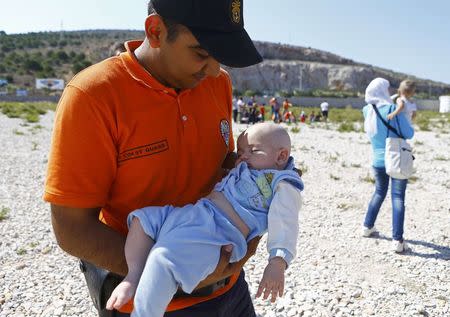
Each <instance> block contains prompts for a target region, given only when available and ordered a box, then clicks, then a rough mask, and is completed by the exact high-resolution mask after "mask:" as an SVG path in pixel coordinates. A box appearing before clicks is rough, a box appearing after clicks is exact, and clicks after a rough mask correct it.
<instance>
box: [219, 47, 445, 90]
mask: <svg viewBox="0 0 450 317" xmlns="http://www.w3.org/2000/svg"><path fill="white" fill-rule="evenodd" d="M256 46H257V48H258V50H259V51H260V53H261V54H262V56H263V57H264V62H262V63H261V64H258V65H256V66H252V67H248V68H245V69H230V68H227V70H228V71H229V72H230V74H231V75H232V77H233V84H234V85H235V88H236V89H238V90H240V91H241V92H243V91H246V90H254V91H259V92H264V91H284V92H286V93H293V94H296V93H297V92H298V91H311V90H317V89H321V90H336V91H354V92H363V91H364V90H365V88H366V87H367V85H368V84H369V82H370V81H371V80H372V79H373V78H375V77H384V78H386V79H388V80H389V81H390V82H391V84H392V85H393V86H398V84H399V83H400V81H402V80H403V79H405V78H412V79H414V80H415V81H416V82H417V84H418V90H419V92H421V93H422V95H427V94H430V93H431V95H441V94H444V93H449V92H450V85H448V84H444V83H439V82H435V81H431V80H426V79H421V78H417V77H415V76H412V75H408V74H402V73H397V72H394V71H391V70H387V69H383V68H380V67H375V66H372V65H368V64H362V63H357V62H355V61H353V60H350V59H347V58H343V57H341V56H338V55H335V54H332V53H329V52H325V51H321V50H317V49H312V48H306V47H300V46H292V45H282V44H274V43H267V42H256Z"/></svg>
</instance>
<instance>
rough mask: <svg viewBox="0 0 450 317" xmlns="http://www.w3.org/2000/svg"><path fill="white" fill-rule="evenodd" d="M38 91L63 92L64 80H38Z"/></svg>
mask: <svg viewBox="0 0 450 317" xmlns="http://www.w3.org/2000/svg"><path fill="white" fill-rule="evenodd" d="M36 89H50V90H63V89H64V80H63V79H58V78H36Z"/></svg>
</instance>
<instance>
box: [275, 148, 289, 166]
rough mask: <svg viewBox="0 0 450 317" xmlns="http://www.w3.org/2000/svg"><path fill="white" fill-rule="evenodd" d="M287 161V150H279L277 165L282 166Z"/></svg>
mask: <svg viewBox="0 0 450 317" xmlns="http://www.w3.org/2000/svg"><path fill="white" fill-rule="evenodd" d="M288 159H289V151H288V149H281V150H280V151H279V152H278V157H277V163H278V165H280V166H281V165H284V164H286V162H287V161H288Z"/></svg>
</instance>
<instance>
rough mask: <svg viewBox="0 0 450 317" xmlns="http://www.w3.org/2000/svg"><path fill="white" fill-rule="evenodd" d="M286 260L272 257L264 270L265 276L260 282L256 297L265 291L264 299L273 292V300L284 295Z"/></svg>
mask: <svg viewBox="0 0 450 317" xmlns="http://www.w3.org/2000/svg"><path fill="white" fill-rule="evenodd" d="M285 270H286V262H285V261H284V260H283V259H282V258H280V257H274V258H272V259H270V261H269V264H267V266H266V269H265V270H264V274H263V278H262V280H261V282H260V283H259V287H258V292H257V293H256V297H260V296H261V294H262V293H263V291H264V296H263V298H264V299H267V298H268V297H269V295H270V294H272V298H271V302H272V303H273V302H275V300H276V298H277V296H280V297H281V296H283V292H284V271H285Z"/></svg>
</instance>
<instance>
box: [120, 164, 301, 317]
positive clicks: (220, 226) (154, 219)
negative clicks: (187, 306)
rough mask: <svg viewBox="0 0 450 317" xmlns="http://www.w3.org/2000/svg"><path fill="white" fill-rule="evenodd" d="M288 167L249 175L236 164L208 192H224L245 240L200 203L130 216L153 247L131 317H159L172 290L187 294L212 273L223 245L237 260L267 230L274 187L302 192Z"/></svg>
mask: <svg viewBox="0 0 450 317" xmlns="http://www.w3.org/2000/svg"><path fill="white" fill-rule="evenodd" d="M293 168H294V165H293V159H292V157H291V158H290V159H289V162H288V165H287V167H286V169H284V170H282V171H280V170H253V169H249V168H248V166H247V164H246V163H245V162H242V163H240V164H239V165H238V166H237V167H236V168H234V169H232V170H231V171H230V173H229V174H228V175H227V176H226V177H225V178H223V179H222V181H221V182H219V183H218V184H217V185H216V186H215V188H214V190H215V191H219V192H223V193H224V195H225V197H226V198H227V199H228V201H229V202H230V203H231V205H232V206H233V207H234V210H235V211H236V212H237V213H238V214H239V216H240V217H241V219H242V220H243V221H244V222H245V223H246V225H247V226H248V227H249V229H250V233H249V235H248V237H247V240H246V239H245V238H244V236H243V235H242V233H241V232H240V231H239V230H238V229H237V228H236V227H235V226H234V225H233V224H232V223H231V222H230V220H229V219H227V217H226V215H225V214H224V213H223V212H221V211H220V210H219V209H218V208H217V206H216V205H214V203H213V202H212V201H210V200H208V199H205V198H202V199H200V200H199V201H198V202H197V203H196V204H190V205H186V206H184V207H180V208H176V207H173V206H164V207H145V208H142V209H138V210H136V211H133V212H132V213H131V214H130V215H129V216H128V224H130V223H131V220H132V219H133V217H138V218H139V220H140V222H141V225H142V227H143V229H144V231H145V233H146V234H147V235H149V236H150V237H151V238H152V239H153V240H155V245H154V246H153V248H152V250H151V252H150V254H149V256H148V258H147V262H146V264H145V268H144V271H143V273H142V276H141V279H140V282H139V285H138V288H137V291H136V295H135V298H134V311H133V313H132V316H142V317H161V316H163V314H164V311H165V309H166V307H167V305H168V304H169V302H170V301H171V299H172V297H173V295H174V294H175V293H176V291H177V288H178V286H180V287H181V288H182V289H183V291H184V292H186V293H191V292H192V291H193V290H194V288H195V287H196V286H197V285H198V283H199V282H200V281H202V280H203V279H204V278H205V277H207V276H208V275H209V274H210V273H212V272H213V271H214V269H215V268H216V266H217V263H218V261H219V257H220V249H221V247H222V246H223V245H227V244H232V245H233V251H232V255H231V260H230V261H231V262H236V261H239V260H240V259H241V258H243V257H244V255H245V254H246V252H247V241H248V240H251V239H252V238H254V237H256V236H259V235H262V234H264V232H265V231H267V214H268V211H269V206H270V204H271V201H272V198H273V196H274V189H275V188H276V186H277V184H278V183H279V182H280V181H282V180H283V181H287V182H289V183H291V184H292V185H293V186H295V187H296V188H298V189H299V190H303V182H302V180H301V178H300V177H299V175H298V174H297V172H296V171H294V169H293Z"/></svg>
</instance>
